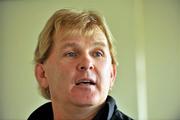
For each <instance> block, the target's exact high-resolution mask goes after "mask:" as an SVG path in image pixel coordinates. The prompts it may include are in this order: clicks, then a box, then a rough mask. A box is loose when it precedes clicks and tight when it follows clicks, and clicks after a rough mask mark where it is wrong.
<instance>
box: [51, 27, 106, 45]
mask: <svg viewBox="0 0 180 120" xmlns="http://www.w3.org/2000/svg"><path fill="white" fill-rule="evenodd" d="M54 36H55V39H54V40H57V39H58V40H66V39H67V38H73V37H74V38H76V37H84V38H89V39H94V40H96V41H104V42H105V43H106V44H108V42H107V37H106V36H105V34H104V32H103V31H102V30H101V29H100V28H99V27H98V26H94V27H92V28H88V29H82V28H73V27H72V28H67V27H65V28H61V29H58V30H56V32H55V34H54Z"/></svg>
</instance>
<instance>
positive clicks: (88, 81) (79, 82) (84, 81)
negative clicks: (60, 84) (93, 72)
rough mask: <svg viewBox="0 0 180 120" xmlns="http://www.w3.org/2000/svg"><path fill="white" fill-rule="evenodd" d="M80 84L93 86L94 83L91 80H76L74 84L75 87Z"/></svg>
mask: <svg viewBox="0 0 180 120" xmlns="http://www.w3.org/2000/svg"><path fill="white" fill-rule="evenodd" d="M80 84H91V85H95V83H94V82H93V81H91V80H78V81H77V82H76V85H80Z"/></svg>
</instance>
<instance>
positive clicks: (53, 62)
mask: <svg viewBox="0 0 180 120" xmlns="http://www.w3.org/2000/svg"><path fill="white" fill-rule="evenodd" d="M34 61H35V75H36V78H37V81H38V83H39V88H40V90H41V93H42V95H43V96H44V97H45V98H46V99H51V100H52V99H53V100H55V101H56V100H58V99H63V97H66V98H70V99H71V98H72V99H73V98H75V99H76V100H75V101H74V102H76V101H78V100H79V101H81V100H84V101H87V99H91V97H93V99H95V100H94V101H99V100H100V99H101V97H102V101H103V100H104V99H105V97H107V94H108V91H109V89H110V88H111V87H112V86H113V83H114V80H115V77H116V59H115V55H114V51H113V47H112V37H111V33H110V31H109V29H108V27H107V25H106V23H105V19H104V18H103V17H102V16H100V15H99V14H97V13H96V12H93V11H76V10H69V9H62V10H58V11H56V12H55V13H54V14H53V15H52V17H51V18H50V19H49V20H48V22H47V23H46V25H45V27H44V29H43V30H42V32H41V33H40V35H39V39H38V44H37V47H36V50H35V56H34ZM63 93H64V95H62V94H63ZM59 95H60V97H58V96H59ZM85 99H86V100H85ZM94 101H93V100H90V103H91V102H92V103H93V102H94ZM80 103H81V102H80ZM85 104H87V103H85Z"/></svg>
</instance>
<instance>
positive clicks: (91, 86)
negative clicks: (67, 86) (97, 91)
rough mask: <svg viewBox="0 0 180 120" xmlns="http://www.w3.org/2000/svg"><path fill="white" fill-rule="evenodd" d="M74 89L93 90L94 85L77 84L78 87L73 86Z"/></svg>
mask: <svg viewBox="0 0 180 120" xmlns="http://www.w3.org/2000/svg"><path fill="white" fill-rule="evenodd" d="M75 87H77V88H84V89H88V88H94V87H95V85H91V84H79V85H75Z"/></svg>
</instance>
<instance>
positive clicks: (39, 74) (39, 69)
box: [35, 63, 48, 88]
mask: <svg viewBox="0 0 180 120" xmlns="http://www.w3.org/2000/svg"><path fill="white" fill-rule="evenodd" d="M35 76H36V80H37V81H38V83H39V85H40V86H41V87H43V88H47V87H48V81H47V78H46V76H45V70H44V66H43V64H40V63H38V64H36V66H35Z"/></svg>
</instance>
